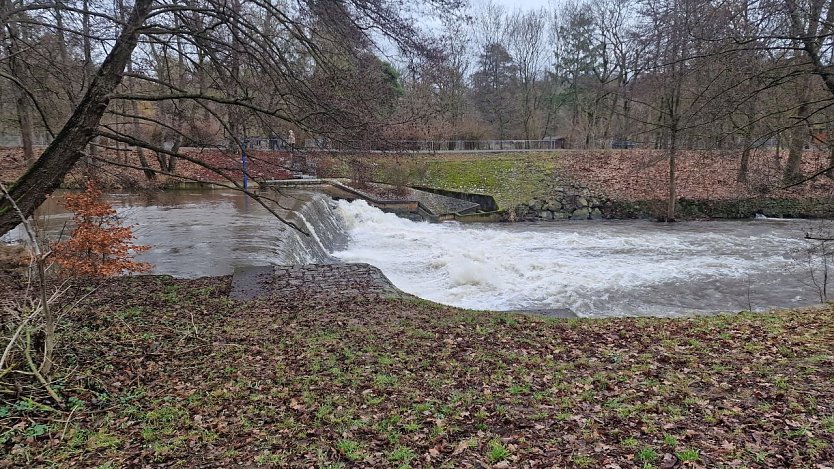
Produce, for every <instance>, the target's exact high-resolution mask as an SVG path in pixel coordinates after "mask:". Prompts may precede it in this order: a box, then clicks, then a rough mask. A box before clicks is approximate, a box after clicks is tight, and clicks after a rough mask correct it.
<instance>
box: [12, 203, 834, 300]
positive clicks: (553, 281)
mask: <svg viewBox="0 0 834 469" xmlns="http://www.w3.org/2000/svg"><path fill="white" fill-rule="evenodd" d="M299 197H300V199H301V200H307V201H308V203H302V202H299V201H298V200H296V199H293V200H295V202H293V203H295V204H296V205H297V207H301V206H303V209H302V210H301V211H300V212H299V214H298V215H296V216H295V218H294V219H295V220H296V222H298V224H299V225H300V226H302V227H303V228H304V229H306V230H307V231H309V232H310V235H309V236H306V235H300V234H298V233H297V232H296V231H295V230H292V229H290V228H288V227H287V226H286V225H284V224H283V223H281V222H280V221H279V220H277V219H275V218H274V217H273V216H272V215H271V214H270V213H269V212H268V211H267V210H266V209H264V208H263V207H262V206H260V205H259V204H257V203H256V202H254V201H252V200H247V198H245V196H243V195H242V194H240V193H237V192H234V191H224V190H213V191H172V192H165V193H155V194H151V195H141V194H109V195H108V200H109V201H110V202H111V203H112V204H113V205H114V207H115V208H116V209H117V211H118V213H119V216H120V217H121V218H122V219H123V221H124V223H126V224H130V225H133V226H134V233H135V235H136V237H137V240H136V242H137V243H138V244H145V245H149V246H151V249H150V250H149V251H147V252H144V253H142V254H141V255H140V256H139V259H140V260H142V261H146V262H149V263H151V264H152V265H153V272H154V273H159V274H170V275H174V276H177V277H199V276H207V275H224V274H229V273H231V272H232V271H233V270H234V268H235V267H237V266H247V265H268V264H293V263H314V262H332V261H334V260H339V261H345V262H367V263H369V264H372V265H375V266H377V267H379V268H380V269H381V270H382V271H383V273H385V275H386V276H388V277H389V279H391V281H392V282H393V283H394V284H395V285H396V286H397V287H399V288H400V289H402V290H404V291H406V292H408V293H412V294H414V295H417V296H420V297H422V298H426V299H429V300H433V301H437V302H439V303H444V304H449V305H454V306H460V307H465V308H471V309H491V310H537V311H541V310H564V309H570V310H571V311H572V312H574V313H576V314H578V315H580V316H596V317H600V316H620V315H632V316H633V315H650V316H678V315H684V314H691V313H696V314H709V313H715V312H721V311H739V310H745V309H753V310H766V309H772V308H777V307H799V306H804V305H810V304H814V303H818V302H819V301H820V295H819V286H820V281H819V280H820V278H821V270H820V265H819V263H818V262H817V260H815V259H813V258H809V256H808V253H807V250H808V247H809V244H808V242H806V241H805V240H804V239H803V237H804V234H805V232H806V231H809V230H811V229H816V228H818V225H819V224H820V223H821V222H815V221H808V220H772V219H765V220H736V221H709V222H682V223H676V224H671V225H664V224H658V223H654V222H650V221H641V220H629V221H578V222H573V221H572V222H555V223H539V224H536V223H516V224H468V225H464V224H458V223H421V222H414V221H410V220H406V219H403V218H398V217H396V216H394V215H392V214H386V213H382V212H381V211H379V210H378V209H376V208H373V207H370V206H368V205H367V204H365V203H364V202H351V203H349V202H345V201H339V202H332V201H329V200H326V199H324V198H323V197H320V196H319V197H313V199H312V201H313V202H314V203H309V200H310V199H304V197H303V196H299ZM38 220H39V223H40V224H41V225H43V226H45V230H46V231H47V232H48V233H49V234H50V235H51V236H52V237H57V236H58V235H59V234H60V233H61V232H62V231H66V229H65V224H66V222H67V221H68V220H69V215H68V214H67V213H66V212H65V211H64V210H63V209H62V208H61V207H60V206H59V205H58V204H57V203H56V202H55V201H54V199H53V200H51V201H49V202H48V203H47V204H45V206H44V207H42V209H41V210H40V211H39V214H38ZM19 234H20V233H12V234H10V235H9V236H7V237H6V239H7V240H8V239H12V238H14V237H16V236H19ZM812 271H813V272H815V273H816V275H817V276H816V282H815V279H814V277H813V276H812ZM832 276H834V275H832Z"/></svg>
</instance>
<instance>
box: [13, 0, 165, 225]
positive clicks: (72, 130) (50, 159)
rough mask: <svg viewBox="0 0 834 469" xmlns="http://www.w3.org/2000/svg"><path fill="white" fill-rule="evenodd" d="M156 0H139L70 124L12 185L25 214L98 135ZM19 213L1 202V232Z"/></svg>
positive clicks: (69, 168)
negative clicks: (100, 124) (111, 98)
mask: <svg viewBox="0 0 834 469" xmlns="http://www.w3.org/2000/svg"><path fill="white" fill-rule="evenodd" d="M152 5H153V0H136V2H135V3H134V6H133V10H132V12H131V15H130V18H129V19H128V21H127V22H126V23H125V26H124V29H123V30H122V32H121V34H120V35H119V37H118V38H117V39H116V42H115V44H114V46H113V49H112V50H111V51H110V53H109V54H108V55H107V57H106V58H105V59H104V62H103V63H102V64H101V67H100V68H99V70H98V72H97V73H96V76H95V78H94V79H93V82H92V83H91V84H90V87H89V88H88V89H87V92H86V93H85V95H84V97H83V98H82V99H81V101H80V102H79V103H78V105H77V106H76V107H75V110H74V111H73V113H72V115H71V116H70V118H69V119H68V120H67V123H66V124H65V125H64V127H63V128H62V129H61V131H60V132H59V133H58V135H57V136H56V137H55V139H54V140H53V141H52V143H51V144H50V145H49V146H48V147H47V148H46V150H44V152H43V154H42V155H41V157H40V158H38V160H37V161H35V163H34V164H33V165H32V167H30V168H29V170H28V171H26V173H25V174H24V175H23V176H21V177H20V178H19V179H18V180H17V181H16V182H15V184H14V186H13V187H12V188H11V191H10V193H11V196H12V197H13V198H14V200H16V201H17V204H18V206H19V207H20V209H21V211H22V212H23V213H24V215H25V216H31V215H32V213H33V212H34V211H35V209H36V208H37V207H38V206H39V205H40V204H41V203H42V202H43V201H44V200H45V199H46V196H47V194H49V193H51V192H52V191H53V190H55V189H56V188H57V187H58V185H60V184H61V181H62V180H63V179H64V176H66V174H67V173H68V172H69V171H70V170H71V169H72V167H73V165H75V163H76V162H78V160H79V158H81V156H82V153H81V151H82V149H83V148H84V146H85V145H87V143H89V142H90V139H92V137H93V136H94V135H95V132H96V129H97V128H98V125H99V122H101V118H102V116H103V115H104V112H105V111H106V110H107V106H108V104H109V103H110V97H109V96H110V93H112V92H113V90H114V89H115V88H116V87H117V86H118V85H119V84H120V83H121V81H122V77H123V75H124V70H125V67H126V66H127V64H128V62H129V61H130V57H131V54H132V53H133V50H134V49H135V48H136V43H137V40H138V38H139V35H140V29H139V28H140V27H141V26H142V24H143V23H144V21H145V18H146V17H147V16H148V13H149V12H150V10H151V6H152ZM18 222H19V220H18V218H17V214H15V213H14V210H12V208H11V204H10V203H9V201H8V200H7V199H5V198H4V199H3V200H2V202H0V235H3V234H6V233H8V232H9V231H11V230H12V229H13V228H14V227H15V226H17V224H18Z"/></svg>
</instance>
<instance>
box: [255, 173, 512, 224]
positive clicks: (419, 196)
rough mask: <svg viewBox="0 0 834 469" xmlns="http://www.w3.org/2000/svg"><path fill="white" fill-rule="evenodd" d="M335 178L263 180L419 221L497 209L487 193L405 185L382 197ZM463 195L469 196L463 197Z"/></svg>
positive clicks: (480, 214)
mask: <svg viewBox="0 0 834 469" xmlns="http://www.w3.org/2000/svg"><path fill="white" fill-rule="evenodd" d="M346 182H347V181H342V180H339V179H282V180H274V181H265V182H264V183H262V184H261V187H262V188H264V189H267V190H268V189H273V190H282V189H284V190H286V189H290V190H292V189H301V190H306V191H315V192H319V193H322V194H325V195H327V196H329V197H331V198H333V199H335V200H348V201H353V200H364V201H365V202H367V203H368V205H370V206H372V207H376V208H378V209H380V210H382V211H383V212H388V213H394V214H397V215H400V216H404V217H406V218H410V219H413V220H420V221H434V222H437V221H449V220H467V219H469V218H474V219H476V220H482V219H483V216H484V215H490V214H494V213H495V212H497V210H498V206H497V205H496V204H495V200H494V199H493V198H492V197H491V196H488V195H476V194H464V193H454V192H451V191H439V190H429V189H427V188H423V187H420V188H407V191H408V195H407V196H404V197H402V198H397V199H385V198H380V197H378V196H375V195H372V194H370V193H368V192H366V191H362V190H359V189H356V188H355V187H351V186H349V185H347V184H346ZM464 195H470V196H471V197H466V196H464Z"/></svg>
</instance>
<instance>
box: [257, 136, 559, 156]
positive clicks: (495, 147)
mask: <svg viewBox="0 0 834 469" xmlns="http://www.w3.org/2000/svg"><path fill="white" fill-rule="evenodd" d="M244 141H245V143H246V147H247V148H251V149H257V150H276V151H286V150H289V149H290V145H289V144H288V143H287V142H286V141H285V140H283V139H281V138H278V137H249V138H246V139H245V140H244ZM564 147H565V140H564V139H561V138H553V139H546V140H399V141H386V140H381V141H377V142H360V141H355V142H343V141H330V140H326V139H313V138H308V139H306V140H304V141H303V142H298V143H296V144H295V145H294V147H293V148H294V149H296V150H306V151H415V152H428V153H436V152H461V151H508V150H512V151H544V150H559V149H562V148H564Z"/></svg>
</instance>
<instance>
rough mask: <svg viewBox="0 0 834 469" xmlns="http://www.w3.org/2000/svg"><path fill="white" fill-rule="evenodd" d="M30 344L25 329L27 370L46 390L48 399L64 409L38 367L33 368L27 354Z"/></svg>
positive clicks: (30, 338)
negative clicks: (30, 371)
mask: <svg viewBox="0 0 834 469" xmlns="http://www.w3.org/2000/svg"><path fill="white" fill-rule="evenodd" d="M31 343H32V337H31V334H30V333H29V329H26V346H25V347H23V355H24V356H25V357H26V363H28V364H29V368H30V369H31V370H32V373H33V374H34V375H35V377H36V378H38V381H40V383H41V384H42V385H43V387H44V388H45V389H46V392H47V393H48V394H49V397H51V398H52V400H54V401H55V402H57V403H58V406H60V407H64V400H63V399H61V396H59V395H58V394H57V393H56V392H55V390H53V389H52V386H50V385H49V383H47V382H46V379H45V378H44V377H43V375H42V374H41V372H40V371H38V367H37V366H35V362H34V361H32V354H31V353H29V348H30V345H31Z"/></svg>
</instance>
